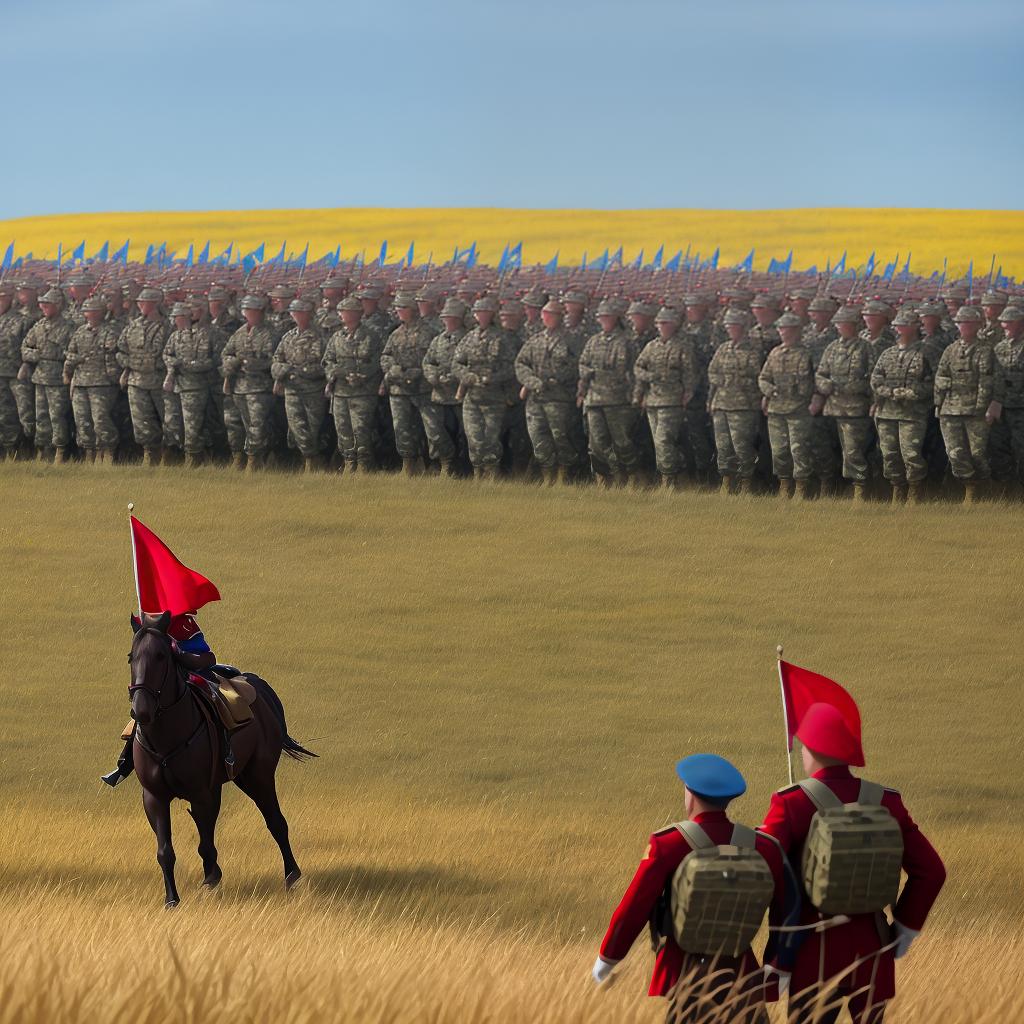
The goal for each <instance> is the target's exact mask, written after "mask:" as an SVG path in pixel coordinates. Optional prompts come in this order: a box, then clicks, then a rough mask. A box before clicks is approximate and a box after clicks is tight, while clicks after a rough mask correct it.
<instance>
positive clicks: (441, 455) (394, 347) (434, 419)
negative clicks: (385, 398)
mask: <svg viewBox="0 0 1024 1024" xmlns="http://www.w3.org/2000/svg"><path fill="white" fill-rule="evenodd" d="M395 309H396V310H397V312H398V317H399V320H400V321H401V324H400V325H399V326H398V327H396V328H395V330H394V331H392V333H391V335H390V337H389V338H388V340H387V343H386V344H385V345H384V351H383V353H382V354H381V357H380V365H381V369H382V370H383V371H384V385H383V387H384V388H386V390H387V393H388V394H389V395H390V401H391V417H392V419H393V420H394V424H395V447H396V448H397V449H398V454H399V455H400V456H401V459H402V472H403V473H405V475H406V476H413V475H414V474H416V473H418V472H419V471H420V470H421V469H422V468H423V465H422V462H421V461H420V434H419V431H420V427H421V425H422V429H423V431H424V432H425V433H426V435H427V445H428V451H429V454H430V458H431V459H433V460H437V461H440V462H441V464H442V465H444V464H445V463H451V462H453V461H454V460H455V445H454V443H453V442H452V439H451V437H449V435H448V432H447V431H446V430H445V429H444V408H443V406H440V405H437V404H436V403H435V402H433V401H431V398H430V384H429V382H428V381H427V379H426V377H424V376H423V357H424V356H425V355H426V354H427V349H428V348H429V347H430V342H431V339H432V337H433V332H432V331H431V329H430V326H429V325H428V324H425V323H424V322H423V321H422V320H420V314H419V310H418V309H417V307H416V299H415V298H414V297H413V296H411V295H398V296H396V297H395ZM428 424H429V425H428Z"/></svg>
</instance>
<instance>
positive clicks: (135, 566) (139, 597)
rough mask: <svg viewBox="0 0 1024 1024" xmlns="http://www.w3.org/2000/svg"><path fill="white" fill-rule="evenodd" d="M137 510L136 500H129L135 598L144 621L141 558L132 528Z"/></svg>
mask: <svg viewBox="0 0 1024 1024" xmlns="http://www.w3.org/2000/svg"><path fill="white" fill-rule="evenodd" d="M134 511H135V502H134V501H129V502H128V533H129V534H130V535H131V538H132V574H133V575H134V576H135V599H136V600H137V601H138V603H139V621H140V622H141V621H142V593H141V592H140V590H139V559H138V556H137V555H136V554H135V531H134V530H133V529H132V513H133V512H134Z"/></svg>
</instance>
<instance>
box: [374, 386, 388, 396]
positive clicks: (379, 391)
mask: <svg viewBox="0 0 1024 1024" xmlns="http://www.w3.org/2000/svg"><path fill="white" fill-rule="evenodd" d="M387 393H388V389H387V387H386V386H385V385H384V384H381V386H380V387H379V388H377V394H378V395H380V396H381V398H383V397H384V396H385V395H386V394H387Z"/></svg>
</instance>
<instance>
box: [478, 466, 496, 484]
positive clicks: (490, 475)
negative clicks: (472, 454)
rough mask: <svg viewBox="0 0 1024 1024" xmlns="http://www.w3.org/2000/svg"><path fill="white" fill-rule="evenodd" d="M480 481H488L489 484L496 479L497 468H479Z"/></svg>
mask: <svg viewBox="0 0 1024 1024" xmlns="http://www.w3.org/2000/svg"><path fill="white" fill-rule="evenodd" d="M480 479H481V480H490V481H491V482H493V481H495V480H497V479H498V467H497V466H481V467H480Z"/></svg>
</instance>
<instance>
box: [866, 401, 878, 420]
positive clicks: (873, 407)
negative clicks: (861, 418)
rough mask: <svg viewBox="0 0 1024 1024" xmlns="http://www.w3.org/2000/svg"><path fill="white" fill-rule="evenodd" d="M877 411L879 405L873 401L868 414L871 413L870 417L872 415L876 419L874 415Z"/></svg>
mask: <svg viewBox="0 0 1024 1024" xmlns="http://www.w3.org/2000/svg"><path fill="white" fill-rule="evenodd" d="M876 412H878V406H877V405H876V404H875V403H874V402H872V403H871V408H870V409H868V415H869V416H870V417H871V418H872V419H874V416H875V413H876Z"/></svg>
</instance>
